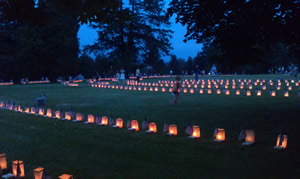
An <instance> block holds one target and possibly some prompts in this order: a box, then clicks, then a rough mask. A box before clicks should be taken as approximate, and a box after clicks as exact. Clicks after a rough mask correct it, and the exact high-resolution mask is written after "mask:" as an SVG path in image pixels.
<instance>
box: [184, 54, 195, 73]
mask: <svg viewBox="0 0 300 179" xmlns="http://www.w3.org/2000/svg"><path fill="white" fill-rule="evenodd" d="M184 71H187V72H188V74H193V72H194V62H193V59H192V57H189V58H188V60H187V61H186V62H185V65H184Z"/></svg>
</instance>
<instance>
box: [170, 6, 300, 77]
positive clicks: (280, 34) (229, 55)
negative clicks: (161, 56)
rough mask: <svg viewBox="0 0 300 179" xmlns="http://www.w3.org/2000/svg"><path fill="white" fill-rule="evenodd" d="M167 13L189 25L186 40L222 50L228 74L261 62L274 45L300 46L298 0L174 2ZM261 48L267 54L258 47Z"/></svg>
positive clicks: (222, 61)
mask: <svg viewBox="0 0 300 179" xmlns="http://www.w3.org/2000/svg"><path fill="white" fill-rule="evenodd" d="M168 12H169V14H170V15H172V14H174V13H176V14H177V16H176V21H177V22H180V23H181V24H183V25H186V27H187V33H186V35H185V37H186V39H185V40H192V39H194V40H197V42H198V43H205V44H206V45H207V46H213V47H214V49H220V50H221V51H222V53H221V54H222V58H219V60H221V61H219V63H222V64H224V65H223V67H222V69H223V70H224V71H227V72H230V71H231V72H232V71H234V70H236V69H239V67H241V66H245V65H253V66H255V65H257V64H260V63H262V62H263V56H264V54H265V53H267V52H269V51H270V49H271V48H273V46H274V44H278V43H283V44H287V45H288V46H293V47H299V45H300V44H299V41H300V24H299V23H298V22H300V1H298V0H296V1H295V0H278V1H269V0H247V1H245V0H238V1H223V0H202V1H189V0H173V1H172V2H171V3H170V8H169V9H168ZM262 46H263V47H264V49H265V51H261V50H260V49H258V48H257V47H262ZM298 50H299V48H293V52H290V54H299V51H298ZM299 57H300V56H298V62H299ZM225 66H226V68H225ZM263 70H266V69H261V71H263Z"/></svg>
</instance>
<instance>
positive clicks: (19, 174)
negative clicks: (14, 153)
mask: <svg viewBox="0 0 300 179" xmlns="http://www.w3.org/2000/svg"><path fill="white" fill-rule="evenodd" d="M10 172H11V173H10ZM1 175H2V176H1ZM33 175H34V179H45V178H50V177H49V176H47V174H46V172H45V169H44V168H43V167H38V168H36V169H34V170H33ZM1 177H2V178H23V177H25V168H24V163H23V161H22V160H14V161H13V162H12V170H11V171H10V170H9V169H8V168H7V160H6V154H5V153H0V178H1ZM58 178H59V179H73V176H72V175H70V174H62V175H60V176H59V177H58Z"/></svg>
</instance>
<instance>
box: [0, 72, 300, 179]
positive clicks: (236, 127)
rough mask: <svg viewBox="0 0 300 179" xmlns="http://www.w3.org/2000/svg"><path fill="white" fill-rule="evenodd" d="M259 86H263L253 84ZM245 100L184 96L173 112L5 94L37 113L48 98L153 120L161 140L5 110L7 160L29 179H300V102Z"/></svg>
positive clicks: (69, 97) (83, 94)
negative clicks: (282, 135) (195, 130)
mask: <svg viewBox="0 0 300 179" xmlns="http://www.w3.org/2000/svg"><path fill="white" fill-rule="evenodd" d="M253 78H256V76H255V77H253ZM265 93H266V92H265ZM295 93H296V91H293V94H294V97H289V98H284V97H282V95H280V97H279V96H278V97H273V98H271V97H269V96H268V95H264V96H262V97H255V96H253V97H245V96H224V95H218V96H217V95H199V94H184V95H182V99H181V101H180V103H179V105H176V106H174V105H169V104H168V102H169V100H170V99H171V98H172V96H171V95H170V94H169V93H161V92H157V93H155V92H152V93H150V92H138V91H119V90H110V89H97V88H90V87H87V86H85V85H82V86H80V87H78V88H72V87H65V86H61V85H58V84H46V85H30V86H20V85H15V86H6V87H0V99H1V100H3V99H15V100H16V102H17V103H23V104H30V105H33V100H34V98H35V97H37V96H41V95H42V94H46V95H47V96H48V101H47V104H48V106H50V107H54V108H55V109H61V108H62V109H64V110H68V109H69V108H70V105H72V107H73V108H74V110H75V111H79V112H84V113H85V114H89V113H92V114H96V113H100V114H102V115H109V114H110V112H111V111H112V112H113V115H114V116H115V117H123V118H125V122H126V119H127V116H128V114H130V116H131V119H137V120H139V122H140V124H141V122H142V120H143V118H144V116H145V115H146V114H147V115H148V120H149V121H155V122H156V123H157V124H158V130H159V133H158V134H155V135H148V134H146V133H144V132H138V133H131V132H128V131H127V130H126V129H112V128H108V127H99V126H96V125H84V124H78V123H72V122H68V121H59V120H56V119H47V118H43V117H36V116H32V115H28V114H20V113H16V112H11V111H6V110H3V109H0V134H1V135H0V152H4V153H6V154H7V158H8V161H9V166H10V164H11V161H12V160H15V159H22V160H23V161H24V162H25V170H26V174H27V176H28V177H29V178H31V177H32V170H33V169H34V168H36V167H39V166H43V167H45V168H46V169H47V171H48V173H50V174H51V176H54V177H56V176H58V175H59V174H62V173H72V174H74V176H75V178H99V177H107V176H115V177H122V176H140V177H141V176H143V177H145V176H149V177H153V176H178V177H184V176H193V177H205V178H220V177H221V178H224V177H228V178H233V177H234V178H263V177H267V178H286V177H287V178H293V177H294V178H296V177H299V176H300V169H299V165H300V152H299V151H300V139H299V135H300V132H299V129H298V128H299V126H300V125H299V124H300V122H299V108H300V101H299V97H296V96H295ZM165 120H166V121H167V122H168V123H175V124H177V125H178V127H179V129H178V130H179V131H178V132H179V136H177V137H168V136H165V135H164V134H163V133H162V132H161V131H162V127H163V123H164V121H165ZM188 121H192V122H193V124H196V125H199V126H200V128H201V139H199V140H191V139H187V137H186V135H185V134H184V129H185V127H186V125H187V123H188ZM215 127H223V128H225V130H226V142H224V143H215V142H213V141H212V135H213V129H214V128H215ZM242 127H246V128H249V129H254V130H255V131H256V142H257V143H256V145H254V146H251V147H242V146H240V143H239V142H237V136H238V134H239V132H240V130H241V128H242ZM281 128H284V130H285V132H286V133H287V134H288V137H289V141H288V149H287V150H285V151H277V150H274V149H273V148H272V147H273V146H274V144H275V142H276V136H277V134H278V133H279V132H280V129H281Z"/></svg>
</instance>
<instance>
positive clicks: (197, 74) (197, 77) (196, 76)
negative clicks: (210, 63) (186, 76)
mask: <svg viewBox="0 0 300 179" xmlns="http://www.w3.org/2000/svg"><path fill="white" fill-rule="evenodd" d="M199 73H200V69H199V65H196V68H195V82H197V81H198V80H199Z"/></svg>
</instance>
